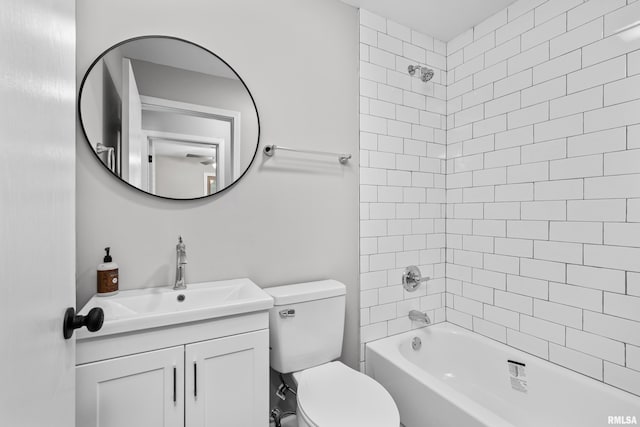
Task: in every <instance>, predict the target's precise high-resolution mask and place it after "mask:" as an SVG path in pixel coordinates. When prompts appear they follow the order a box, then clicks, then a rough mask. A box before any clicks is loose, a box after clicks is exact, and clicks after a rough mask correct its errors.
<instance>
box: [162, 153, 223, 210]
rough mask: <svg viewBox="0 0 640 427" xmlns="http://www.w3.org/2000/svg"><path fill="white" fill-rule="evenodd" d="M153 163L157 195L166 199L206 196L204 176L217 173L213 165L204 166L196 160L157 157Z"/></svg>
mask: <svg viewBox="0 0 640 427" xmlns="http://www.w3.org/2000/svg"><path fill="white" fill-rule="evenodd" d="M212 152H213V150H212ZM153 161H154V163H155V173H156V182H155V189H156V193H158V194H162V195H163V196H164V197H176V198H183V199H187V198H196V197H202V196H203V195H204V194H205V192H204V176H205V175H204V174H205V173H209V174H211V173H214V172H215V171H216V170H215V169H213V168H212V167H211V165H203V164H201V163H200V162H198V161H196V160H194V159H187V158H180V157H173V156H159V155H156V156H155V157H154V159H153Z"/></svg>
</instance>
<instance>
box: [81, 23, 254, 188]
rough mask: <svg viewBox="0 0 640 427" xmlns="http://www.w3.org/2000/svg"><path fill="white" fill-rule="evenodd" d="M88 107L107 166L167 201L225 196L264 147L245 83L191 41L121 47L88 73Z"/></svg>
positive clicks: (89, 131)
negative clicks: (258, 151) (212, 195)
mask: <svg viewBox="0 0 640 427" xmlns="http://www.w3.org/2000/svg"><path fill="white" fill-rule="evenodd" d="M78 102H79V113H80V121H81V124H82V129H83V131H84V133H85V136H86V138H87V141H88V143H89V145H90V146H91V149H92V150H93V152H94V153H95V155H96V156H97V158H98V159H99V161H100V162H101V163H102V164H103V165H104V166H105V167H106V168H107V169H108V170H109V171H110V172H111V173H112V174H113V175H115V176H116V177H118V178H120V179H121V180H122V181H124V182H126V183H128V184H129V185H131V186H133V187H135V188H137V189H139V190H141V191H144V192H146V193H149V194H153V195H156V196H159V197H164V198H170V199H196V198H200V197H206V196H209V195H211V194H215V193H217V192H219V191H222V190H224V189H225V188H228V187H229V186H231V185H232V184H233V183H235V182H236V181H237V180H238V179H240V178H241V177H242V175H243V174H244V173H245V171H246V170H247V169H248V168H249V166H250V165H251V162H252V161H253V159H254V157H255V155H256V152H257V149H258V139H259V136H260V122H259V119H258V111H257V109H256V106H255V102H254V100H253V97H252V96H251V94H250V93H249V90H248V89H247V87H246V85H245V84H244V82H243V81H242V79H241V78H240V77H239V76H238V74H237V73H236V72H235V71H234V70H233V69H232V68H231V67H230V66H229V65H228V64H227V63H226V62H225V61H223V60H222V59H221V58H220V57H218V56H217V55H215V54H214V53H212V52H210V51H208V50H206V49H204V48H203V47H201V46H198V45H196V44H194V43H191V42H188V41H185V40H180V39H176V38H172V37H162V36H149V37H138V38H135V39H130V40H126V41H124V42H122V43H119V44H117V45H116V46H113V47H112V48H110V49H108V50H107V51H106V52H105V53H103V54H102V55H100V57H98V59H96V61H95V62H94V63H93V64H92V65H91V67H90V68H89V71H87V74H86V75H85V77H84V79H83V81H82V85H81V87H80V98H79V101H78Z"/></svg>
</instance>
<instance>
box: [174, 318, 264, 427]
mask: <svg viewBox="0 0 640 427" xmlns="http://www.w3.org/2000/svg"><path fill="white" fill-rule="evenodd" d="M185 407H186V412H185V419H186V427H205V426H207V427H214V426H216V427H217V426H220V427H248V426H251V427H261V426H263V427H267V426H268V425H269V331H267V330H263V331H257V332H250V333H247V334H241V335H234V336H231V337H226V338H219V339H216V340H211V341H204V342H201V343H197V344H190V345H187V346H186V351H185Z"/></svg>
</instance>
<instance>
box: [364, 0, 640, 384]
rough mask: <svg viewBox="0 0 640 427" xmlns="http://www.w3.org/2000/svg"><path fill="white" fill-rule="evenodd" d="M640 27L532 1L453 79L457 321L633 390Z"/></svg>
mask: <svg viewBox="0 0 640 427" xmlns="http://www.w3.org/2000/svg"><path fill="white" fill-rule="evenodd" d="M638 21H640V2H634V1H626V0H604V1H603V0H588V1H584V0H546V1H545V0H535V1H534V0H519V1H517V2H515V3H514V4H512V5H511V6H509V7H508V8H507V9H505V10H503V11H501V12H499V13H497V14H496V15H494V16H493V17H491V18H489V19H487V20H485V21H484V22H483V23H481V24H478V25H477V26H476V27H475V28H473V29H472V30H469V31H467V32H465V33H464V34H461V35H460V36H458V37H456V38H455V39H453V40H451V41H450V42H449V43H448V44H447V64H448V68H447V70H446V71H447V72H446V77H447V79H446V83H447V85H446V88H447V99H446V101H447V104H446V105H447V116H446V123H447V161H446V172H447V173H446V182H447V195H446V201H447V205H446V277H447V279H446V291H447V295H446V319H447V321H449V322H452V323H456V324H458V325H460V326H462V327H465V328H468V329H471V330H473V331H475V332H477V333H480V334H482V335H485V336H487V337H489V338H492V339H495V340H498V341H501V342H504V343H506V344H507V345H510V346H513V347H516V348H518V349H521V350H523V351H526V352H528V353H531V354H534V355H536V356H539V357H542V358H544V359H547V360H549V361H551V362H553V363H557V364H559V365H562V366H565V367H567V368H569V369H572V370H574V371H577V372H580V373H582V374H584V375H587V376H589V377H592V378H595V379H596V380H599V381H603V382H605V383H608V384H611V385H614V386H616V387H619V388H622V389H624V390H627V391H629V392H631V393H635V394H640V385H639V384H640V349H639V347H638V346H640V280H639V279H640V276H639V275H638V273H637V272H640V150H637V149H638V148H640V132H638V131H639V130H640V126H638V124H640V78H638V76H636V75H635V74H637V73H638V72H640V36H639V35H638V31H639V29H640V27H639V26H638V24H637V23H638ZM364 72H369V71H368V70H367V68H363V75H369V74H365V73H364ZM444 75H445V73H442V74H441V77H443V76H444ZM376 129H384V126H382V125H379V127H377V128H376ZM396 166H397V165H396ZM365 172H366V171H365ZM363 184H366V183H364V182H363ZM376 185H382V184H376ZM365 190H366V189H363V194H364V191H365ZM370 208H371V206H370ZM439 220H441V219H439ZM370 227H371V228H372V227H373V225H371V226H367V227H363V230H367V229H368V228H370ZM385 231H386V230H385ZM430 232H431V231H430ZM433 232H434V233H435V232H440V233H442V230H441V229H438V230H436V229H434V230H433ZM429 237H430V234H428V235H427V238H429ZM367 247H368V246H367ZM363 248H365V245H364V242H363ZM365 249H366V248H365ZM384 285H385V286H386V285H387V283H386V282H385V283H384ZM363 292H367V291H366V288H363ZM363 297H364V295H363ZM363 301H364V299H363ZM379 310H381V311H383V310H384V308H380V309H379ZM376 311H377V310H376ZM395 314H399V313H395ZM369 319H371V317H369ZM384 332H385V333H388V330H387V331H384ZM367 336H371V334H367ZM380 336H382V335H380Z"/></svg>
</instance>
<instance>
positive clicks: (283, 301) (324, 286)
mask: <svg viewBox="0 0 640 427" xmlns="http://www.w3.org/2000/svg"><path fill="white" fill-rule="evenodd" d="M264 291H265V292H267V293H268V294H269V295H271V296H272V297H273V300H274V304H273V308H271V309H270V311H269V347H270V349H271V351H270V357H269V359H270V363H271V367H272V368H273V369H275V370H276V371H278V372H281V373H283V374H286V373H289V372H296V371H300V370H303V369H307V368H310V367H312V366H317V365H321V364H323V363H327V362H329V361H331V360H334V359H337V358H338V357H340V354H341V353H342V336H343V334H344V315H345V294H346V287H345V285H344V284H342V283H340V282H338V281H336V280H321V281H318V282H306V283H296V284H294V285H285V286H275V287H272V288H265V289H264Z"/></svg>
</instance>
